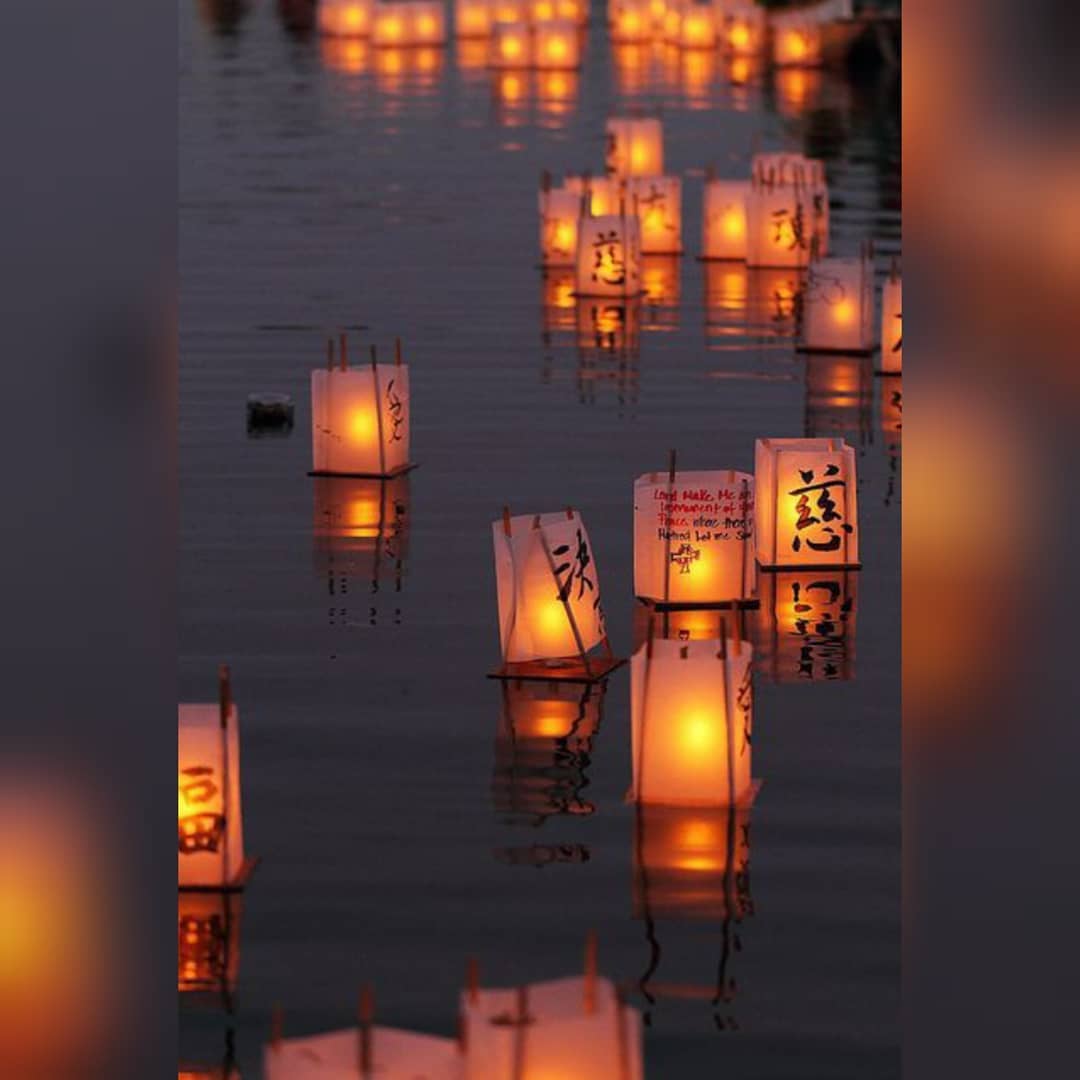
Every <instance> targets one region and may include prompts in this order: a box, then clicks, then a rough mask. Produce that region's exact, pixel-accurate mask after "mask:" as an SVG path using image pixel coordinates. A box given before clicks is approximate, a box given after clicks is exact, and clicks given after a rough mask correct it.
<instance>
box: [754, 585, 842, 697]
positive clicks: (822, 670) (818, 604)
mask: <svg viewBox="0 0 1080 1080" xmlns="http://www.w3.org/2000/svg"><path fill="white" fill-rule="evenodd" d="M858 581H859V575H858V573H856V572H855V571H852V570H779V571H777V572H776V573H774V574H763V575H762V582H761V607H760V608H759V609H758V611H757V612H756V613H755V617H754V619H753V621H752V623H751V626H752V636H753V640H754V670H755V671H756V672H757V674H758V675H760V676H761V677H763V678H766V679H769V680H770V681H771V682H777V683H792V682H833V681H846V680H849V679H854V678H855V618H856V611H857V602H858Z"/></svg>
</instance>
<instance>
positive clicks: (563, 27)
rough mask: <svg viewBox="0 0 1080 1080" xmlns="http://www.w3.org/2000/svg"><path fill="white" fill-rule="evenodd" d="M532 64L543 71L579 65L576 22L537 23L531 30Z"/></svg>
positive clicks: (554, 21)
mask: <svg viewBox="0 0 1080 1080" xmlns="http://www.w3.org/2000/svg"><path fill="white" fill-rule="evenodd" d="M533 64H534V66H535V67H538V68H540V69H541V70H545V71H571V70H573V69H574V68H578V67H580V66H581V41H580V38H579V36H578V28H577V24H576V23H573V22H570V21H568V20H551V21H550V22H542V23H539V24H538V25H537V26H536V27H535V28H534V31H533Z"/></svg>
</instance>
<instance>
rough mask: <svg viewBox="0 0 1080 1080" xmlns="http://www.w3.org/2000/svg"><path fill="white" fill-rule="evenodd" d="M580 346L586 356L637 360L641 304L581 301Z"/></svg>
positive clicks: (578, 304) (579, 312)
mask: <svg viewBox="0 0 1080 1080" xmlns="http://www.w3.org/2000/svg"><path fill="white" fill-rule="evenodd" d="M576 306H577V343H578V349H579V350H580V351H581V353H582V355H583V356H593V355H597V356H635V355H637V352H638V349H639V347H640V344H641V301H640V300H638V299H629V300H597V299H592V298H590V297H587V296H583V297H580V298H579V299H578V300H577V305H576Z"/></svg>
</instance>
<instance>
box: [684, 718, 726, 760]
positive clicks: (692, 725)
mask: <svg viewBox="0 0 1080 1080" xmlns="http://www.w3.org/2000/svg"><path fill="white" fill-rule="evenodd" d="M716 734H717V732H716V724H715V721H714V720H713V717H711V716H710V715H709V714H708V713H706V712H693V713H689V714H688V715H686V716H684V717H683V719H682V722H681V723H680V725H679V742H680V744H681V746H682V748H683V749H684V750H686V751H688V752H689V753H691V754H697V753H703V752H705V751H707V750H708V749H709V748H710V747H711V746H712V745H713V743H714V742H715V740H716Z"/></svg>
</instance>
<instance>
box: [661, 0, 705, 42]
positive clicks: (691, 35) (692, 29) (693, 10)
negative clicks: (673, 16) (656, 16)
mask: <svg viewBox="0 0 1080 1080" xmlns="http://www.w3.org/2000/svg"><path fill="white" fill-rule="evenodd" d="M673 30H674V33H673V35H671V36H669V38H668V40H669V41H672V42H673V44H675V45H678V46H679V47H680V48H682V49H715V48H716V42H717V19H716V12H715V11H714V10H713V9H712V7H710V6H708V5H706V4H695V3H687V4H684V5H682V8H681V10H680V11H679V12H678V20H677V23H676V24H675V25H674V27H673Z"/></svg>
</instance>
